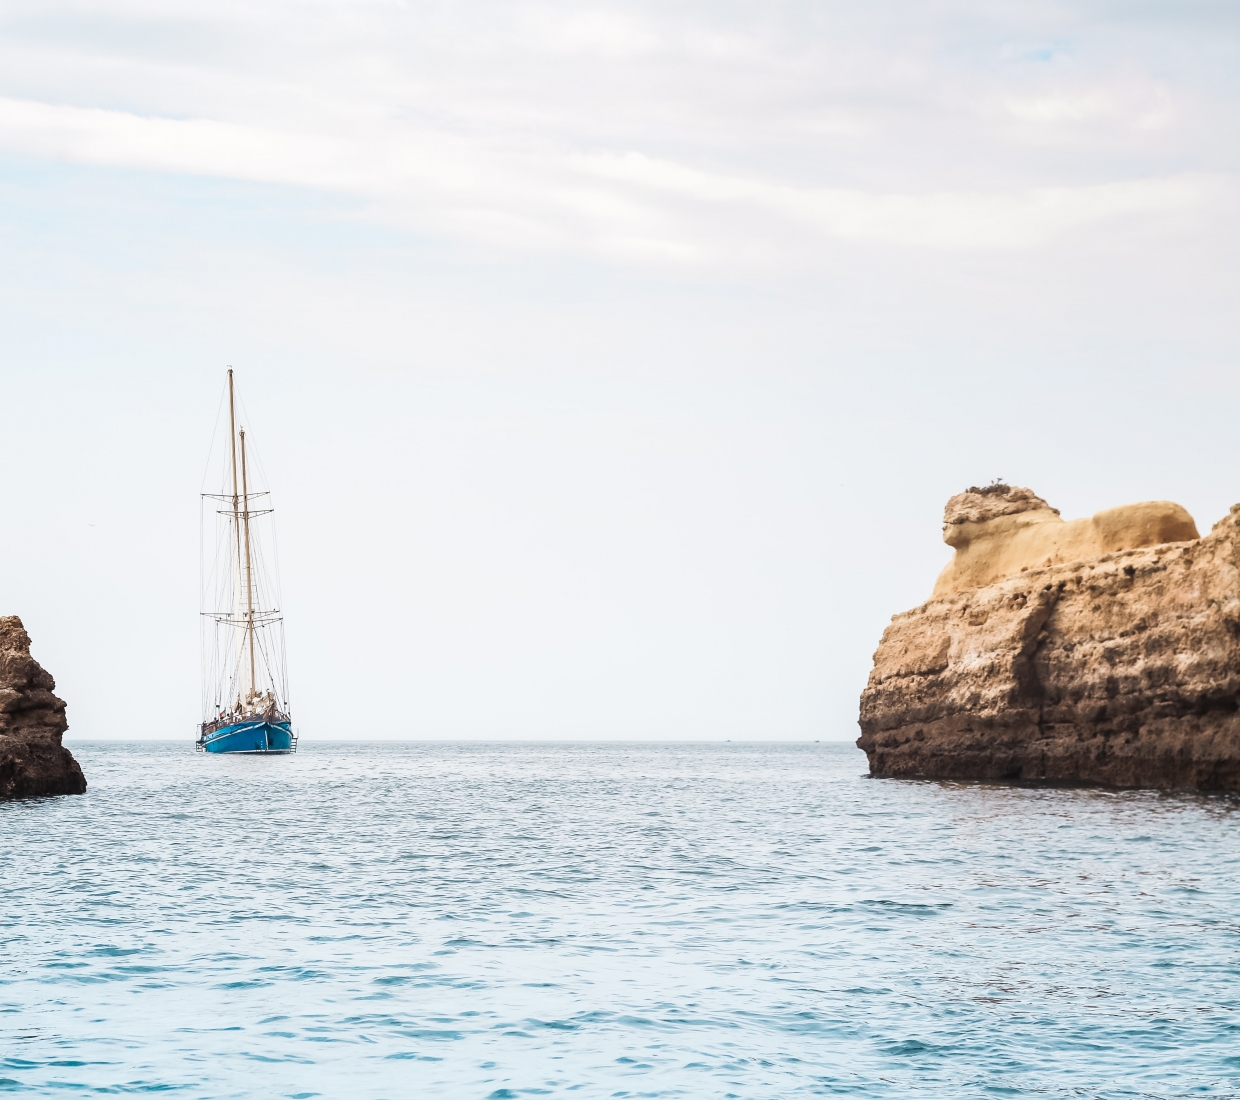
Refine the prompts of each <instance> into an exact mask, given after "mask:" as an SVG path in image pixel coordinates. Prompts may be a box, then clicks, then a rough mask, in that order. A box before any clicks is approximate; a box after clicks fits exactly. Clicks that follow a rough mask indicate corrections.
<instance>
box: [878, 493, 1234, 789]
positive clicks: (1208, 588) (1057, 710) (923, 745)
mask: <svg viewBox="0 0 1240 1100" xmlns="http://www.w3.org/2000/svg"><path fill="white" fill-rule="evenodd" d="M971 494H972V496H973V497H974V498H977V499H962V498H966V497H969V496H970V495H971ZM1018 494H1025V495H1018ZM987 498H993V500H990V499H987ZM988 508H992V509H993V510H992V511H991V512H990V513H989V514H988V513H987V509H988ZM1030 514H1035V515H1038V514H1042V515H1045V514H1049V515H1050V516H1051V517H1052V518H1051V519H1045V518H1041V519H1038V520H1037V521H1036V522H1037V524H1039V525H1042V526H1046V527H1049V528H1051V530H1052V531H1054V530H1056V529H1055V528H1054V527H1052V526H1051V525H1052V522H1057V523H1058V524H1059V525H1060V526H1061V527H1071V526H1072V525H1071V524H1065V523H1064V522H1063V521H1062V520H1059V519H1058V513H1055V512H1054V511H1053V510H1052V509H1050V508H1049V506H1047V505H1046V503H1045V502H1044V501H1042V500H1041V499H1040V498H1038V497H1036V496H1034V494H1032V493H1030V492H1029V491H1028V490H1016V489H1009V488H1008V487H1007V486H1002V487H1000V491H998V492H986V491H981V490H973V491H971V492H970V494H961V496H960V497H953V498H952V501H951V502H949V505H948V518H947V522H946V523H945V528H946V529H947V534H946V535H945V538H947V541H948V542H949V543H951V544H952V545H955V546H956V548H957V556H958V557H959V556H960V554H961V552H962V547H964V552H965V553H970V552H976V551H972V550H971V549H970V548H974V547H976V546H977V545H978V543H979V542H981V543H983V544H986V543H988V544H989V550H988V552H989V554H990V557H991V561H992V565H991V567H990V573H994V572H998V573H1000V574H1001V576H1000V577H998V578H996V579H994V580H992V581H990V582H988V583H982V584H979V585H973V586H968V585H966V584H965V583H964V582H965V581H966V580H967V579H968V577H970V576H975V575H976V576H989V575H990V573H987V572H986V571H985V570H981V569H979V570H978V571H977V572H976V573H971V572H970V570H973V569H975V568H976V567H977V566H976V561H975V562H973V563H971V564H969V565H968V568H967V569H959V570H957V571H956V573H955V574H953V577H954V579H953V582H952V585H951V586H947V585H943V583H942V578H940V585H939V586H937V587H936V591H935V597H934V598H932V599H931V600H930V601H929V602H928V603H926V604H923V605H922V606H921V607H918V608H914V609H913V610H912V611H907V612H905V613H903V614H901V615H897V616H895V617H894V618H893V619H892V622H891V625H890V626H889V627H888V628H887V630H886V631H885V632H884V634H883V638H882V641H881V643H880V644H879V647H878V651H877V652H876V653H875V655H874V668H873V671H872V672H871V673H870V678H869V683H868V684H867V686H866V689H865V691H864V693H863V694H862V697H861V722H860V724H861V737H860V739H859V740H858V742H857V744H858V745H859V746H860V747H861V748H862V749H864V750H865V752H866V754H867V756H868V757H869V761H870V771H871V773H872V774H873V775H876V776H903V777H926V778H931V777H933V778H958V779H997V780H1030V781H1041V782H1062V783H1094V784H1106V785H1110V786H1120V787H1158V788H1195V789H1201V790H1240V505H1237V506H1236V508H1233V509H1232V512H1231V514H1230V515H1229V516H1227V517H1226V518H1225V519H1223V520H1221V521H1220V522H1219V523H1218V524H1216V525H1215V527H1214V530H1213V531H1212V532H1211V533H1210V534H1209V535H1207V536H1206V537H1205V538H1197V537H1195V536H1196V530H1195V528H1193V527H1192V519H1191V517H1188V514H1187V513H1186V512H1184V510H1183V509H1182V508H1179V506H1178V505H1170V504H1166V503H1165V502H1156V503H1154V504H1146V505H1132V506H1128V508H1125V509H1113V510H1112V511H1111V512H1103V513H1099V515H1098V516H1095V517H1093V519H1092V520H1085V521H1074V522H1075V523H1076V524H1078V525H1085V524H1089V525H1091V527H1092V528H1093V534H1091V535H1090V536H1089V537H1090V538H1091V539H1104V540H1105V539H1106V538H1111V539H1113V540H1114V541H1116V542H1119V543H1120V544H1121V545H1120V547H1119V548H1116V549H1112V550H1111V551H1109V552H1102V553H1097V554H1093V555H1082V558H1081V560H1076V561H1052V563H1051V564H1049V565H1041V566H1036V567H1031V566H1030V565H1029V564H1028V563H1026V564H1024V565H1023V566H1022V565H1016V566H1015V568H1013V565H1014V563H1016V562H1018V561H1019V560H1020V558H1021V553H1023V551H1021V550H1020V549H1019V548H1018V549H1017V550H1016V551H1013V550H1012V548H1011V547H1008V546H1005V537H1013V538H1016V539H1019V538H1020V537H1022V536H1021V534H1020V532H1022V531H1028V530H1029V529H1030V527H1032V526H1034V525H1032V524H1031V525H1028V526H1025V527H1021V526H1019V525H1017V524H1014V523H1013V522H1012V520H1013V519H1019V518H1020V517H1021V516H1025V515H1030ZM953 515H955V516H962V515H963V516H965V517H966V518H965V519H964V521H963V523H964V524H973V525H976V526H975V528H974V531H973V532H972V537H971V538H969V539H967V540H958V541H957V542H954V543H953V542H952V539H951V537H949V536H950V535H951V534H952V528H955V527H959V526H961V525H962V524H960V523H953V522H952V517H953ZM1185 521H1186V522H1185ZM996 523H997V524H999V525H1000V526H999V528H998V529H996V528H993V527H992V528H991V529H990V530H989V531H987V530H986V529H985V528H986V527H987V525H988V524H996ZM1004 527H1006V530H1007V536H1005V535H1004ZM1190 529H1191V532H1192V535H1191V537H1188V538H1182V539H1178V540H1176V541H1167V540H1166V539H1162V538H1159V539H1158V540H1157V545H1143V544H1142V542H1144V541H1145V540H1150V539H1154V538H1156V537H1157V536H1158V535H1159V534H1162V535H1166V534H1167V533H1170V534H1172V535H1183V534H1186V533H1187V532H1189V530H1190ZM1134 538H1135V539H1139V540H1142V542H1138V545H1137V546H1136V547H1135V548H1129V547H1123V545H1122V544H1123V543H1124V542H1125V541H1131V540H1132V539H1134ZM1059 545H1060V547H1061V548H1062V547H1064V546H1068V545H1072V544H1070V543H1069V542H1067V541H1066V540H1061V541H1060V543H1059ZM1080 545H1086V546H1088V545H1090V543H1089V542H1088V541H1087V540H1086V539H1085V538H1084V537H1083V536H1082V542H1081V544H1080ZM1092 545H1094V546H1097V545H1098V543H1097V542H1094V543H1093V544H1092ZM1039 552H1041V551H1039ZM978 560H980V558H979V559H978ZM951 568H952V566H949V567H948V569H951ZM944 572H945V575H946V574H947V571H946V570H945V571H944Z"/></svg>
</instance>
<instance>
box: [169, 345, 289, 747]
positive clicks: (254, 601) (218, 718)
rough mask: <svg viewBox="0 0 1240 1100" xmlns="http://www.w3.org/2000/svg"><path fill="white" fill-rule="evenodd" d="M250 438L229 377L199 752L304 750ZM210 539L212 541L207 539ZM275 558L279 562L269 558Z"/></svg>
mask: <svg viewBox="0 0 1240 1100" xmlns="http://www.w3.org/2000/svg"><path fill="white" fill-rule="evenodd" d="M251 450H252V448H248V447H247V443H246V435H245V429H244V428H241V429H240V430H238V428H237V401H236V390H235V386H234V383H233V372H232V368H231V367H230V368H229V370H228V442H227V446H226V462H225V464H224V465H225V468H224V477H223V484H222V485H221V486H220V489H221V491H220V492H218V493H203V494H202V500H203V504H204V513H205V512H208V511H209V512H212V513H214V515H212V516H211V521H212V522H211V523H209V524H208V523H204V524H203V536H204V539H203V543H204V545H203V551H204V552H203V558H202V562H203V585H202V591H203V609H202V624H203V647H202V655H203V677H202V706H203V713H202V722H201V723H200V724H199V727H198V740H197V741H196V742H195V743H194V748H195V749H196V750H197V751H198V752H211V753H222V752H227V753H251V754H253V753H291V752H296V751H297V734H296V733H295V732H294V730H293V724H292V718H291V717H290V715H289V703H288V670H287V664H286V660H285V653H284V617H283V615H282V614H281V612H280V609H279V607H278V606H277V603H278V594H279V588H278V577H277V576H276V572H275V565H276V563H275V558H274V534H273V533H272V532H271V530H270V528H271V520H270V518H269V517H270V516H271V513H272V511H273V509H272V508H270V507H259V508H256V507H254V504H255V503H258V504H268V503H269V502H268V501H267V500H266V499H264V498H267V497H269V496H270V493H269V492H268V491H267V490H266V489H262V490H257V489H256V488H255V486H254V472H255V471H254V461H253V455H252V454H251V453H250V452H251ZM208 536H209V537H208ZM269 550H270V553H269V552H268V551H269Z"/></svg>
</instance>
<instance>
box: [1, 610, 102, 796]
mask: <svg viewBox="0 0 1240 1100" xmlns="http://www.w3.org/2000/svg"><path fill="white" fill-rule="evenodd" d="M55 688H56V681H55V680H53V679H52V677H51V674H50V673H48V672H47V671H46V670H45V669H43V667H42V666H41V665H40V664H39V663H38V662H37V661H36V660H35V659H34V658H33V657H31V656H30V636H29V635H28V634H27V633H26V631H25V629H24V628H23V627H22V621H21V619H19V618H17V616H16V615H7V616H0V799H4V798H32V797H35V796H38V795H47V794H81V793H82V792H83V791H85V790H86V778H85V776H83V775H82V769H81V768H80V767H79V766H78V762H77V761H76V760H74V759H73V755H72V754H71V753H70V752H69V750H68V749H66V748H65V747H64V746H63V745H62V744H61V743H60V741H61V738H62V737H63V736H64V732H65V730H66V729H68V728H69V723H68V722H67V721H65V704H64V701H63V700H61V699H57V698H56V696H55V695H53V694H52V692H53V691H54V690H55Z"/></svg>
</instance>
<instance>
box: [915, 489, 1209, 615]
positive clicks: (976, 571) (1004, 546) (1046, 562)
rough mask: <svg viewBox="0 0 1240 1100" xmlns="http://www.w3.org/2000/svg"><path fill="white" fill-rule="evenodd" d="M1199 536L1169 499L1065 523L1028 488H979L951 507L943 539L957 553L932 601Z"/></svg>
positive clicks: (953, 501)
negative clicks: (1054, 568)
mask: <svg viewBox="0 0 1240 1100" xmlns="http://www.w3.org/2000/svg"><path fill="white" fill-rule="evenodd" d="M1199 537H1200V536H1199V535H1198V534H1197V525H1196V524H1195V523H1193V517H1192V516H1190V515H1189V514H1188V513H1187V512H1186V511H1185V510H1184V509H1183V508H1181V507H1180V506H1179V505H1178V504H1172V503H1171V502H1170V501H1169V500H1153V501H1147V502H1145V503H1143V504H1125V505H1123V506H1122V507H1119V508H1109V509H1107V510H1106V511H1105V512H1099V513H1098V514H1097V515H1096V516H1091V517H1090V518H1089V519H1074V520H1069V521H1066V522H1065V521H1064V519H1063V518H1062V517H1061V516H1060V515H1059V510H1058V509H1057V508H1052V507H1051V506H1050V505H1049V504H1047V503H1046V501H1044V500H1043V499H1042V498H1041V497H1039V496H1036V495H1035V494H1034V493H1033V492H1032V491H1031V490H1029V489H1022V488H1019V487H1015V486H1011V485H987V486H986V487H984V488H981V489H978V488H973V489H969V490H967V491H965V492H963V493H959V494H957V495H956V496H954V497H952V498H951V500H949V501H948V502H947V508H946V510H945V511H944V514H943V541H944V542H945V543H947V545H948V546H951V547H954V548H955V551H956V553H955V555H954V556H953V557H952V560H951V561H950V562H948V563H947V566H946V567H945V568H944V570H943V572H942V573H940V574H939V579H938V581H936V582H935V585H934V595H935V596H946V595H949V594H950V593H952V592H960V591H962V590H963V589H966V588H980V587H981V586H982V585H986V584H993V583H994V582H995V581H997V580H1001V579H1002V578H1004V577H1011V576H1013V575H1015V574H1017V573H1020V572H1023V571H1026V570H1029V569H1042V568H1046V567H1047V566H1051V565H1063V564H1064V563H1066V562H1072V561H1083V560H1085V559H1087V558H1096V557H1099V556H1100V555H1102V554H1110V553H1114V552H1115V551H1117V550H1135V549H1137V548H1138V547H1141V546H1156V545H1158V544H1159V543H1164V542H1184V541H1187V540H1188V539H1195V538H1199Z"/></svg>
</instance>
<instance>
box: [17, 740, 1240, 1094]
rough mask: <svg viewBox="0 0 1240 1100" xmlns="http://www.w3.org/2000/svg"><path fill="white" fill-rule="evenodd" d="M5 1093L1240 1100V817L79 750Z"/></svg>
mask: <svg viewBox="0 0 1240 1100" xmlns="http://www.w3.org/2000/svg"><path fill="white" fill-rule="evenodd" d="M70 745H71V748H72V750H73V752H74V753H75V755H76V756H77V757H78V759H79V760H80V761H81V763H82V766H83V768H84V770H85V772H86V775H87V777H88V779H89V783H90V789H89V790H88V791H87V793H86V794H85V795H84V796H82V797H69V798H56V799H39V800H31V801H23V802H15V803H6V804H0V926H2V927H0V941H2V942H0V1092H2V1091H6V1090H7V1091H8V1092H13V1093H18V1094H28V1095H32V1096H49V1097H62V1096H67V1095H72V1094H84V1095H101V1096H112V1095H128V1094H144V1093H168V1094H173V1095H183V1096H187V1097H212V1098H215V1097H221V1098H222V1097H264V1098H265V1097H292V1098H302V1100H304V1098H308V1097H320V1096H321V1097H348V1098H354V1097H361V1098H392V1100H396V1098H406V1097H448V1098H455V1097H462V1098H478V1100H501V1098H503V1100H509V1098H515V1097H565V1098H568V1097H575V1098H579V1100H584V1098H587V1097H590V1098H594V1097H598V1098H602V1097H694V1098H697V1097H729V1098H731V1097H762V1098H766V1097H771V1098H783V1097H802V1096H855V1097H867V1098H883V1097H893V1098H894V1097H900V1098H906V1097H944V1098H952V1100H958V1098H972V1097H977V1098H995V1097H1012V1096H1030V1097H1038V1098H1058V1097H1064V1098H1067V1097H1072V1098H1117V1100H1118V1098H1121V1097H1125V1098H1127V1097H1159V1098H1164V1097H1240V799H1237V798H1236V797H1234V796H1227V795H1194V794H1183V793H1167V794H1160V793H1152V792H1140V791H1105V790H1091V789H1050V788H1033V787H1018V786H1004V785H993V784H984V783H959V782H929V781H899V780H878V779H870V778H868V777H867V775H866V763H865V757H864V756H863V755H862V754H861V753H860V752H858V751H857V750H856V749H855V748H854V747H852V745H850V744H847V743H831V742H822V743H797V744H775V743H744V744H742V743H738V742H734V743H711V744H704V743H698V744H693V743H684V744H638V743H633V744H623V743H609V744H588V743H579V744H563V743H555V744H552V743H541V744H539V743H493V744H485V743H454V744H435V743H416V742H406V743H399V742H388V743H358V742H338V743H325V742H315V741H311V740H303V742H302V745H301V748H300V750H299V752H298V753H297V755H295V756H288V757H267V758H261V757H236V756H233V757H229V756H216V757H211V756H200V755H195V753H194V752H193V750H192V746H191V745H190V744H189V743H188V741H180V742H176V743H172V742H167V743H162V742H141V743H122V742H85V741H75V742H70Z"/></svg>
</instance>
